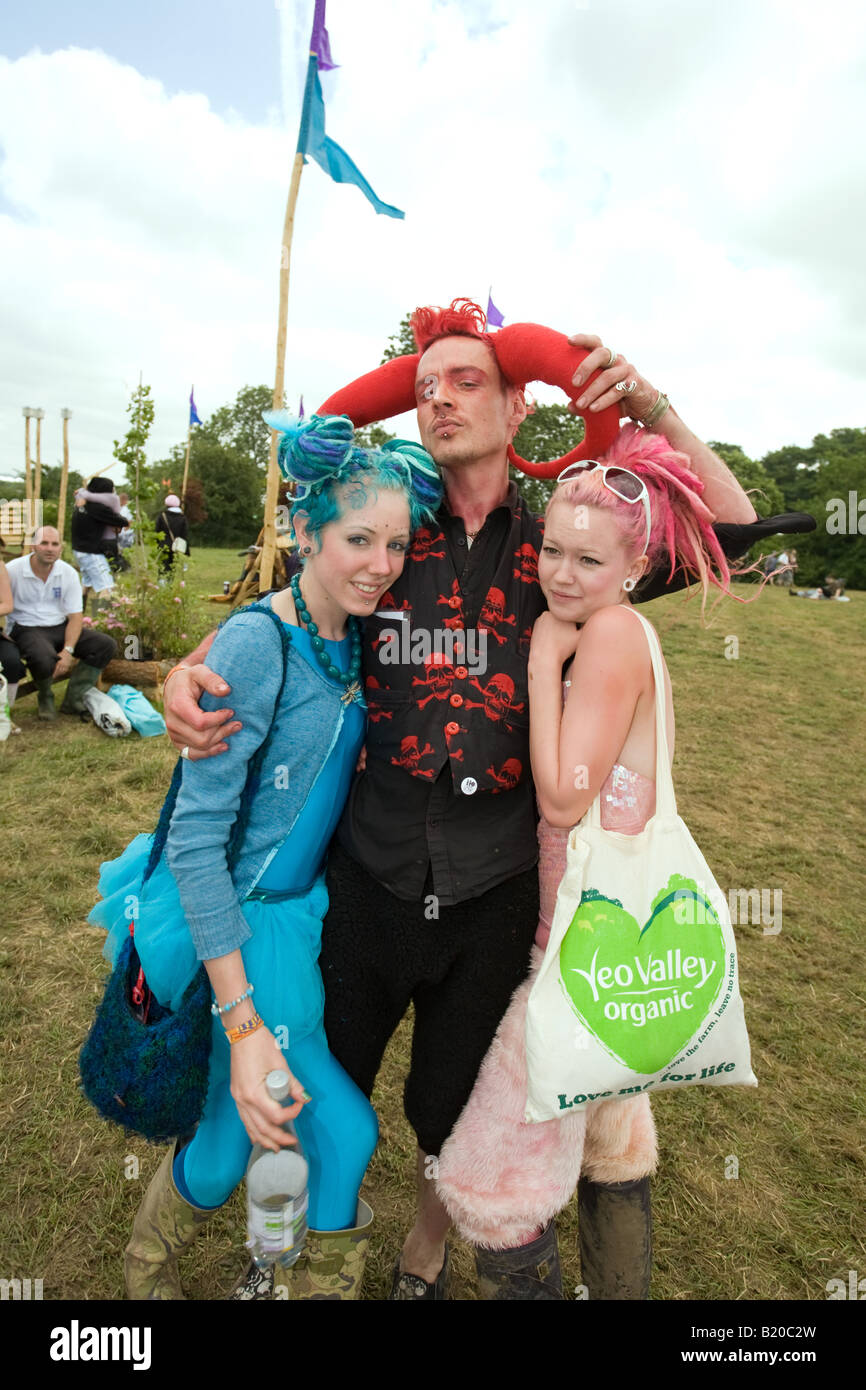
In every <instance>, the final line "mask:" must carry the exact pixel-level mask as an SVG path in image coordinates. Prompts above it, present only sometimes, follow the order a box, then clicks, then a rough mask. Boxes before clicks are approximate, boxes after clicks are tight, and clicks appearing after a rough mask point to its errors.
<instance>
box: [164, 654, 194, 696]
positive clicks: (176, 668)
mask: <svg viewBox="0 0 866 1390" xmlns="http://www.w3.org/2000/svg"><path fill="white" fill-rule="evenodd" d="M188 670H189V667H188V666H184V664H183V662H182V661H179V662H178V664H177V665H176V666H172V668H171V670H170V671H169V672H168V673H167V674H166V677H165V680H164V681H163V683H162V689H163V693H164V692H165V687H166V686H167V685H168V683H169V681H170V680H171V678H172V676H173V675H174V674H175V672H176V671H188Z"/></svg>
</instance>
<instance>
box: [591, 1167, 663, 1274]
mask: <svg viewBox="0 0 866 1390" xmlns="http://www.w3.org/2000/svg"><path fill="white" fill-rule="evenodd" d="M577 1194H578V1221H579V1238H580V1265H581V1270H582V1274H583V1282H584V1284H585V1285H586V1287H587V1290H588V1293H589V1297H590V1299H591V1300H592V1299H604V1300H612V1299H635V1300H637V1299H645V1298H649V1285H650V1273H651V1270H652V1253H653V1245H652V1209H651V1206H650V1184H649V1178H637V1179H635V1180H634V1181H633V1182H593V1181H592V1179H591V1178H581V1180H580V1183H579V1184H578V1188H577Z"/></svg>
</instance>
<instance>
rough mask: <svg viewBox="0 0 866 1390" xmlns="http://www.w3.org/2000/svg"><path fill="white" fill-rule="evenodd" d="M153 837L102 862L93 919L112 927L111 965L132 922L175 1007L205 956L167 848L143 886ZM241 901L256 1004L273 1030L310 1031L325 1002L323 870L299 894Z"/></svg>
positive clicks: (163, 995)
mask: <svg viewBox="0 0 866 1390" xmlns="http://www.w3.org/2000/svg"><path fill="white" fill-rule="evenodd" d="M152 844H153V836H152V835H137V836H136V837H135V839H134V840H132V841H131V843H130V844H129V845H127V847H126V849H125V850H124V851H123V854H121V855H120V857H119V858H118V859H112V860H109V861H107V862H106V863H104V864H103V865H102V866H101V870H100V875H99V892H100V894H101V901H100V902H98V903H97V904H96V906H95V907H94V908H93V910H92V912H91V913H90V916H89V917H88V921H89V922H90V923H91V924H92V925H93V926H96V927H104V928H105V929H106V930H107V932H108V940H107V941H106V942H105V945H104V947H103V954H104V955H105V957H106V959H107V960H108V961H109V962H110V963H111V964H112V965H113V964H114V961H115V959H116V957H117V954H118V952H119V951H120V948H121V946H122V945H123V943H124V941H125V940H126V937H127V935H128V933H129V928H130V924H132V926H133V927H134V929H135V948H136V950H137V952H138V956H139V959H140V961H141V964H142V966H143V967H144V973H145V977H146V979H147V983H148V985H149V986H150V988H151V989H152V990H153V993H154V994H155V995H156V997H157V999H158V1000H159V1002H160V1003H161V1004H165V1005H166V1006H167V1007H168V1008H170V1009H177V1007H178V1005H179V1003H180V1000H181V998H182V997H183V993H184V990H185V989H186V987H187V985H188V984H189V983H190V981H191V980H192V978H193V976H194V975H195V973H196V971H197V969H198V967H199V964H200V962H199V960H198V959H197V957H196V953H195V947H194V946H193V941H192V936H191V934H190V930H189V927H188V926H187V923H186V918H185V917H184V913H183V908H182V906H181V902H180V894H179V892H178V888H177V883H176V882H175V880H174V876H173V875H172V872H171V870H170V869H169V867H168V864H167V862H166V859H165V856H163V857H162V858H161V859H160V861H159V864H158V865H157V867H156V869H155V870H154V872H153V873H152V874H151V876H150V878H149V879H148V881H147V883H146V884H144V886H142V880H143V877H144V870H145V868H146V866H147V860H148V856H149V855H150V849H151V845H152ZM240 906H241V912H242V913H243V916H244V918H245V919H246V922H247V925H248V926H249V928H250V931H251V932H252V937H251V938H250V939H248V940H247V941H245V942H244V944H243V946H242V947H241V954H242V955H243V959H244V965H245V968H246V972H247V979H248V980H251V981H252V982H253V983H254V985H255V996H254V1003H255V1005H256V1008H257V1009H258V1011H259V1013H260V1014H261V1016H262V1018H263V1019H264V1020H265V1022H266V1023H267V1024H268V1027H269V1028H271V1030H272V1031H273V1030H275V1029H276V1028H277V1027H279V1026H283V1027H285V1028H286V1029H287V1030H288V1032H289V1034H290V1036H291V1037H294V1038H301V1037H305V1036H306V1035H307V1034H309V1033H311V1032H313V1031H314V1030H315V1029H316V1028H318V1027H320V1026H321V1022H322V1014H323V1010H324V997H325V996H324V987H323V985H322V977H321V974H320V971H319V965H318V961H319V950H320V947H321V939H322V919H323V917H324V916H325V913H326V912H327V910H328V891H327V888H326V887H325V881H324V876H323V875H320V876H319V877H318V878H317V879H316V881H315V883H314V884H313V886H312V888H310V889H309V891H308V892H306V893H303V894H300V895H298V896H296V897H291V898H287V899H284V900H282V901H279V902H260V901H258V900H256V899H252V900H250V901H247V902H242V903H241V905H240Z"/></svg>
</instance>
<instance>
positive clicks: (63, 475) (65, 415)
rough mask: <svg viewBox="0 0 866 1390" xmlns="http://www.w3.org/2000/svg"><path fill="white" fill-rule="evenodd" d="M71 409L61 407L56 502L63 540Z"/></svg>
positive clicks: (59, 528)
mask: <svg viewBox="0 0 866 1390" xmlns="http://www.w3.org/2000/svg"><path fill="white" fill-rule="evenodd" d="M71 414H72V411H71V410H66V409H63V410H61V412H60V415H61V417H62V419H63V467H62V469H61V472H60V500H59V501H58V503H57V534H58V535H59V536H60V539H61V540H63V527H64V523H65V521H66V484H67V482H68V479H69V417H70V415H71Z"/></svg>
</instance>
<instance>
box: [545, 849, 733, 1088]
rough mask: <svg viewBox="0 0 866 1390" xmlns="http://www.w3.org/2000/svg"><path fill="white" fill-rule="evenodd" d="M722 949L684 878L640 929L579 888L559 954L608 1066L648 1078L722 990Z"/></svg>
mask: <svg viewBox="0 0 866 1390" xmlns="http://www.w3.org/2000/svg"><path fill="white" fill-rule="evenodd" d="M725 960H726V953H725V942H724V937H723V935H722V928H721V923H720V922H719V919H718V916H717V915H716V912H715V911H714V909H713V907H712V904H711V903H710V902H709V901H708V900H707V898H706V897H705V896H704V894H703V893H701V892H700V890H699V889H698V885H697V884H696V883H695V882H694V880H693V879H689V878H684V877H683V876H682V875H680V874H673V875H672V876H671V878H670V881H669V882H668V884H667V887H666V888H663V889H662V890H661V892H660V893H658V894H657V895H656V897H655V899H654V900H653V905H652V913H651V914H650V917H649V920H648V921H647V923H646V926H644V927H643V929H641V928H640V927H639V926H638V923H637V922H636V921H635V919H634V917H632V915H631V913H630V912H627V911H626V910H625V908H624V907H623V905H622V903H621V902H618V901H617V899H616V898H606V897H604V896H603V895H602V894H601V893H599V892H597V891H596V890H595V889H594V888H590V889H587V890H586V891H585V892H584V894H583V896H582V898H581V900H580V906H579V907H578V909H577V912H576V913H575V914H574V917H573V919H572V921H571V925H570V926H569V928H568V931H567V932H566V934H565V936H564V938H563V941H562V945H561V946H560V949H559V969H560V976H561V979H562V983H563V986H564V987H565V991H566V993H567V995H568V997H569V999H570V1000H571V1004H572V1007H573V1008H574V1011H575V1013H576V1014H577V1016H578V1018H579V1019H580V1020H581V1022H582V1023H583V1024H584V1026H585V1027H586V1028H588V1029H589V1031H590V1032H591V1033H593V1034H594V1035H595V1037H596V1038H598V1040H599V1042H600V1043H601V1045H602V1047H604V1048H605V1049H606V1050H607V1051H608V1052H609V1053H610V1054H611V1055H612V1056H613V1057H615V1058H616V1059H617V1061H619V1062H622V1063H623V1065H624V1066H627V1067H629V1068H630V1069H631V1070H632V1071H636V1072H642V1073H645V1074H649V1073H650V1072H655V1071H659V1070H660V1069H661V1068H663V1067H666V1066H667V1065H668V1063H669V1062H671V1061H673V1059H674V1058H675V1057H676V1056H677V1055H678V1053H680V1052H681V1051H682V1049H683V1047H684V1046H685V1044H686V1043H687V1042H688V1041H689V1039H690V1038H691V1037H693V1035H694V1034H695V1033H696V1032H697V1030H698V1028H699V1027H700V1025H701V1024H702V1023H703V1021H704V1018H705V1017H706V1015H707V1014H708V1013H709V1010H710V1008H711V1006H712V1004H713V1003H714V1001H715V999H716V997H717V995H718V994H719V992H720V990H721V988H722V986H723V984H724V983H725Z"/></svg>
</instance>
